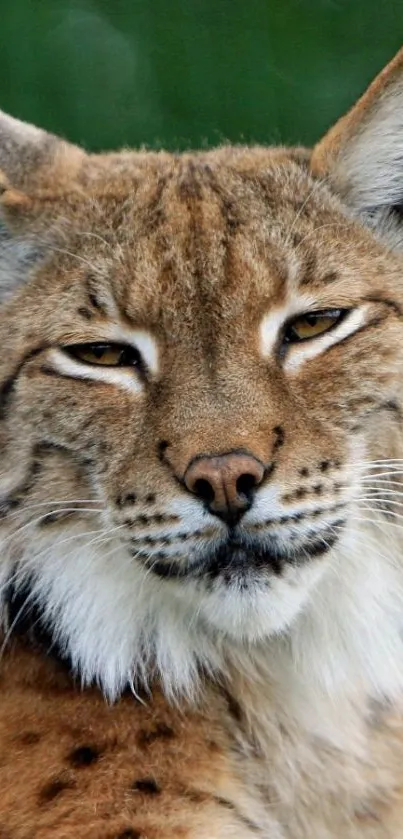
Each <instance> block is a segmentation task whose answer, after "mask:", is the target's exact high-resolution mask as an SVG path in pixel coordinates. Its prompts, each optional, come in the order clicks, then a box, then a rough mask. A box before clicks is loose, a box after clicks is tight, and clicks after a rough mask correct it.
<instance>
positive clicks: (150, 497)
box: [146, 492, 155, 504]
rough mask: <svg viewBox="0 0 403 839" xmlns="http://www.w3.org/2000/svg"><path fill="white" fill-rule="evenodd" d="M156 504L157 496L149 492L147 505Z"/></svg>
mask: <svg viewBox="0 0 403 839" xmlns="http://www.w3.org/2000/svg"><path fill="white" fill-rule="evenodd" d="M154 503H155V495H154V493H153V492H149V493H148V495H146V504H154Z"/></svg>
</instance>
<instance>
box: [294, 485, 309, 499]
mask: <svg viewBox="0 0 403 839" xmlns="http://www.w3.org/2000/svg"><path fill="white" fill-rule="evenodd" d="M307 492H308V490H307V489H304V487H299V489H296V490H295V492H294V498H297V499H298V498H305V496H306V494H307Z"/></svg>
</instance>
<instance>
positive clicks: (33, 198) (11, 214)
mask: <svg viewBox="0 0 403 839" xmlns="http://www.w3.org/2000/svg"><path fill="white" fill-rule="evenodd" d="M84 156H85V153H84V152H83V151H81V150H80V149H78V148H77V147H76V146H72V145H70V144H69V143H66V142H64V140H60V139H59V138H58V137H55V136H54V135H53V134H48V133H47V132H46V131H42V130H41V129H39V128H35V126H33V125H28V124H27V123H24V122H20V120H18V119H14V118H13V117H10V116H8V115H7V114H4V113H3V112H1V111H0V302H1V301H3V300H4V299H5V297H6V296H7V294H8V293H12V292H13V290H14V289H15V287H16V286H17V285H18V284H19V283H20V282H21V281H23V280H24V279H25V277H26V275H27V273H28V272H29V270H30V269H31V267H32V266H33V265H34V264H35V263H36V262H37V260H38V259H39V258H40V256H41V254H42V252H43V247H42V248H41V246H40V245H39V244H38V242H39V237H38V230H40V229H41V216H42V214H43V210H44V207H45V202H44V201H43V197H44V196H45V195H46V194H47V195H49V193H51V194H53V195H55V194H56V195H57V193H63V192H64V191H66V190H68V189H69V188H71V184H72V183H73V182H74V179H75V177H76V174H77V170H78V169H79V168H80V166H81V163H82V159H83V157H84ZM42 226H43V224H42ZM46 227H47V229H49V227H50V225H49V223H47V225H46ZM41 233H42V235H41V237H40V238H41V240H42V243H43V239H44V234H43V231H41Z"/></svg>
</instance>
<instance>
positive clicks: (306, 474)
mask: <svg viewBox="0 0 403 839" xmlns="http://www.w3.org/2000/svg"><path fill="white" fill-rule="evenodd" d="M299 474H300V475H301V478H308V477H309V470H308V469H307V468H306V466H303V467H302V469H300V470H299Z"/></svg>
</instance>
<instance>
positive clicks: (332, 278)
mask: <svg viewBox="0 0 403 839" xmlns="http://www.w3.org/2000/svg"><path fill="white" fill-rule="evenodd" d="M337 279H338V274H337V271H329V272H328V273H327V274H325V275H324V276H323V277H322V279H321V282H322V283H323V284H324V285H330V284H331V283H335V282H336V280H337Z"/></svg>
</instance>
